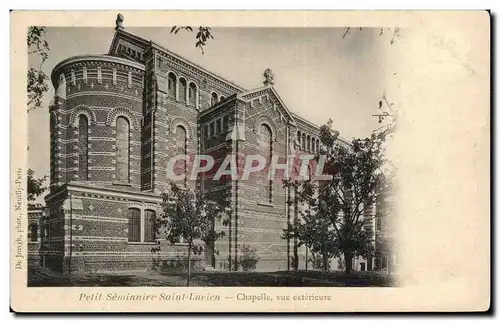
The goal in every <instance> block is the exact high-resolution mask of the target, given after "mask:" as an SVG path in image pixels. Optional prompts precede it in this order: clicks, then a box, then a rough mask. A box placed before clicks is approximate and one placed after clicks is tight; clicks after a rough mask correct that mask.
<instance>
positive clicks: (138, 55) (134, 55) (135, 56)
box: [108, 30, 149, 64]
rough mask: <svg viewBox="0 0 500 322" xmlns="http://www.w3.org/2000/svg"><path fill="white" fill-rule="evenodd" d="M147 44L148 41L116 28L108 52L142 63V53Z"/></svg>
mask: <svg viewBox="0 0 500 322" xmlns="http://www.w3.org/2000/svg"><path fill="white" fill-rule="evenodd" d="M148 45H149V43H148V41H147V40H145V39H143V38H140V37H137V36H135V35H133V34H131V33H128V32H126V31H124V30H117V31H116V33H115V36H114V37H113V41H112V42H111V46H110V48H109V53H108V54H109V55H112V56H117V57H122V58H126V59H129V60H133V61H136V62H139V63H141V64H144V53H145V51H146V49H147V48H148Z"/></svg>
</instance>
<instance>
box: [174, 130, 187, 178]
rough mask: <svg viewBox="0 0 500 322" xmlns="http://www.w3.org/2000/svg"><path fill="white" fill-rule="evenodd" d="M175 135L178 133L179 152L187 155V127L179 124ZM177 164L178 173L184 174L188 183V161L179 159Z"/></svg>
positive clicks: (177, 144)
mask: <svg viewBox="0 0 500 322" xmlns="http://www.w3.org/2000/svg"><path fill="white" fill-rule="evenodd" d="M175 135H176V146H177V153H178V154H180V155H187V132H186V129H185V128H184V127H183V126H181V125H178V126H177V128H176V129H175ZM177 164H179V166H178V167H177V169H178V172H177V174H179V175H181V174H182V175H183V176H184V184H186V179H187V175H186V170H187V161H186V160H179V161H177Z"/></svg>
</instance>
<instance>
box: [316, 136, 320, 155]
mask: <svg viewBox="0 0 500 322" xmlns="http://www.w3.org/2000/svg"><path fill="white" fill-rule="evenodd" d="M316 152H319V139H316Z"/></svg>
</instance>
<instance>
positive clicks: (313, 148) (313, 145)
mask: <svg viewBox="0 0 500 322" xmlns="http://www.w3.org/2000/svg"><path fill="white" fill-rule="evenodd" d="M311 152H312V153H316V139H315V138H311Z"/></svg>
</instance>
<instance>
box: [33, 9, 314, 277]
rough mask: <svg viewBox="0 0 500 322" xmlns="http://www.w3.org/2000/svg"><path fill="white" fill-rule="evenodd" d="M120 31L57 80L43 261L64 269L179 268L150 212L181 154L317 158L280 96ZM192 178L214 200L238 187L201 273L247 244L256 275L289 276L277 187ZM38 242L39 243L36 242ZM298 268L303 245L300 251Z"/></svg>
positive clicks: (176, 253)
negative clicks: (103, 50) (224, 188)
mask: <svg viewBox="0 0 500 322" xmlns="http://www.w3.org/2000/svg"><path fill="white" fill-rule="evenodd" d="M121 22H122V20H120V17H119V19H118V20H117V27H116V32H115V35H114V38H113V41H112V43H111V46H110V48H109V52H108V53H107V54H103V55H85V56H76V57H71V58H68V59H66V60H64V61H62V62H60V63H59V64H58V65H57V66H56V67H55V68H54V69H53V72H52V75H51V80H52V83H53V85H54V88H55V89H56V91H55V97H54V101H53V104H51V106H50V109H49V111H50V142H51V145H50V160H51V161H50V193H49V194H48V195H47V196H46V198H45V202H46V208H45V214H44V229H43V231H44V233H43V238H42V239H41V240H39V241H38V242H39V244H40V246H39V249H40V251H39V255H40V259H41V262H42V263H43V265H45V266H47V267H50V268H51V269H54V270H57V271H61V272H74V271H82V270H83V271H97V270H105V271H109V270H143V269H148V268H149V267H151V264H152V262H153V261H154V260H161V261H162V263H163V264H162V265H164V266H167V267H173V268H175V267H178V266H180V265H182V263H183V261H184V260H185V258H186V256H187V255H186V254H187V246H186V244H184V243H182V240H179V243H177V244H169V243H167V242H166V241H162V242H161V243H162V247H161V251H160V252H159V253H158V254H152V253H151V248H152V246H153V245H154V243H155V240H156V239H157V236H156V234H155V227H154V223H155V216H156V214H158V213H159V212H161V211H162V208H161V203H162V197H161V193H162V192H164V191H166V189H168V187H169V182H170V181H169V179H168V178H167V173H166V170H165V168H166V166H165V165H166V164H167V161H168V160H169V158H171V157H172V156H174V155H175V154H179V153H185V154H190V155H194V154H208V153H211V152H212V151H217V154H220V155H221V157H222V156H225V155H228V154H238V153H244V154H247V155H248V154H253V153H263V154H264V155H266V156H269V155H275V154H279V155H281V156H288V155H292V154H294V153H297V152H300V151H302V152H304V153H315V152H316V151H317V150H318V149H319V127H318V126H317V125H315V124H312V123H311V122H308V121H307V120H305V119H303V118H300V117H298V116H297V115H295V114H293V113H292V112H291V111H290V110H289V109H288V108H287V106H286V104H285V102H283V101H282V99H281V98H280V96H279V94H278V93H277V92H276V90H275V89H274V88H273V77H272V73H271V72H270V71H269V70H268V71H267V72H266V74H265V76H266V81H265V82H264V86H262V87H260V88H256V89H250V90H249V89H245V88H242V87H240V86H238V85H236V84H233V83H231V82H229V81H227V80H225V79H224V78H222V77H220V76H218V75H216V74H215V73H213V72H210V71H208V70H206V69H204V68H202V67H200V66H198V65H196V64H195V63H193V62H190V61H188V60H186V59H184V58H182V57H180V56H178V55H176V54H175V53H172V52H170V51H169V50H167V49H166V48H164V47H162V46H161V45H158V44H156V43H154V42H152V41H148V40H146V39H142V38H140V37H138V36H135V35H133V34H131V33H129V32H127V31H125V30H124V29H123V27H122V25H121ZM209 176H210V175H208V176H203V177H202V178H201V179H200V180H196V182H186V184H187V185H191V186H192V188H196V189H208V190H209V191H214V193H215V192H216V191H217V190H218V189H221V185H223V184H227V185H231V191H232V192H231V194H232V195H231V197H232V210H233V211H232V215H231V220H230V223H229V225H228V226H226V227H222V228H221V229H225V230H226V235H225V236H224V237H223V238H222V239H220V240H218V241H217V242H216V243H215V245H205V251H204V253H203V254H201V255H194V260H195V261H196V263H197V264H196V265H195V267H198V268H199V267H212V268H214V269H218V270H234V269H236V267H235V266H236V265H235V264H234V263H237V261H238V258H239V257H240V256H241V248H242V246H243V245H248V246H250V247H251V248H253V249H255V250H256V252H257V255H258V257H259V262H258V264H257V270H286V269H287V268H289V267H290V265H292V264H291V260H292V259H291V258H292V256H293V254H294V249H293V247H294V241H293V240H287V239H283V238H282V235H283V228H286V227H287V223H291V222H292V221H293V220H294V216H295V215H296V213H295V212H296V210H295V209H294V207H293V206H290V205H289V204H290V203H287V200H288V199H287V198H290V194H291V192H290V191H288V190H287V189H286V188H284V187H283V184H282V182H281V181H265V180H247V181H233V182H226V183H220V182H219V183H218V182H215V181H213V180H212V181H211V180H210V177H209ZM33 240H35V239H33ZM298 255H299V263H300V267H301V268H303V266H304V265H305V258H306V256H307V253H306V250H305V248H300V249H299V250H298Z"/></svg>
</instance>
